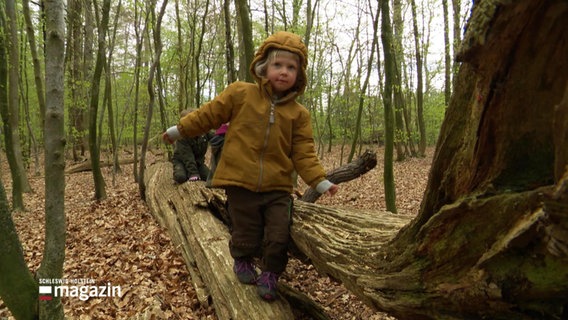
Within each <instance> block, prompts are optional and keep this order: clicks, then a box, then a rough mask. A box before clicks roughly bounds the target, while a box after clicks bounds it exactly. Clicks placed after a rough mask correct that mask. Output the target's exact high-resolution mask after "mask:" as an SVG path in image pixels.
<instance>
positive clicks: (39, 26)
mask: <svg viewBox="0 0 568 320" xmlns="http://www.w3.org/2000/svg"><path fill="white" fill-rule="evenodd" d="M0 5H1V10H0V13H1V14H0V17H1V21H0V22H1V23H0V27H1V31H2V32H1V35H2V36H1V37H0V39H1V40H2V41H1V42H0V58H1V59H0V61H1V62H2V63H1V67H2V68H1V69H0V75H1V76H2V77H0V88H2V91H1V92H0V96H1V97H2V99H1V101H0V107H1V108H0V110H1V111H2V120H3V133H4V135H3V136H4V140H3V143H4V145H3V148H4V149H5V150H6V156H7V159H8V162H9V164H10V171H11V177H12V186H11V188H8V189H9V190H10V189H11V191H12V197H11V200H12V210H22V209H24V208H25V204H24V201H23V197H22V193H25V192H29V191H30V185H29V181H27V174H26V169H25V168H28V167H31V168H36V173H37V174H39V172H38V170H39V168H40V167H41V166H40V165H39V161H40V159H41V157H40V156H39V155H40V153H41V152H42V150H45V151H46V152H47V153H46V157H45V158H46V160H45V161H46V166H45V167H46V168H48V167H49V165H48V161H50V154H49V153H50V152H54V153H55V156H56V157H57V153H58V152H59V151H60V150H59V149H58V148H59V146H61V145H62V143H61V142H62V141H63V140H61V139H59V141H51V142H50V140H49V139H52V138H55V140H57V138H59V136H58V134H57V133H54V132H53V131H49V130H48V129H49V128H48V127H47V123H48V121H46V118H49V117H53V118H57V116H58V115H57V112H56V111H57V110H55V111H54V110H51V109H50V104H51V105H53V104H54V102H57V101H56V99H57V98H54V96H52V94H54V93H57V91H60V92H64V95H63V96H62V97H63V101H62V102H63V103H62V105H63V106H64V109H63V110H62V111H63V118H62V122H63V123H64V132H63V137H64V139H65V141H66V143H64V144H63V145H64V149H63V152H64V154H65V155H66V157H68V158H69V159H70V161H71V162H80V161H84V160H86V159H88V161H90V163H91V169H92V173H93V177H94V181H95V190H94V198H95V199H98V200H100V199H104V198H106V191H105V182H104V179H103V177H102V174H101V172H100V165H101V164H100V161H101V157H102V156H103V157H108V158H109V159H108V160H109V161H111V162H112V163H113V169H114V170H115V171H119V170H120V164H121V163H120V159H119V154H120V152H119V150H122V149H131V150H132V153H133V159H134V160H133V161H134V169H133V171H132V172H133V175H134V177H133V178H134V179H135V180H136V181H139V182H140V186H141V187H140V188H141V189H140V195H141V197H142V198H143V197H144V192H143V191H144V186H143V182H142V180H143V179H140V177H141V176H143V172H144V171H143V170H144V167H145V163H144V161H145V154H146V151H147V150H148V148H149V147H150V146H152V145H154V146H159V145H160V141H159V139H157V138H158V137H159V135H160V133H161V132H163V130H164V129H165V128H166V127H168V126H169V125H171V124H174V123H176V122H177V120H178V115H179V113H180V111H181V110H184V109H187V108H195V107H198V106H200V105H201V104H202V103H204V102H206V101H208V100H209V99H211V98H212V97H214V96H215V95H216V94H218V93H219V92H220V91H221V90H222V89H223V88H224V87H225V86H226V85H227V84H228V83H230V82H233V81H237V80H243V81H251V79H250V74H249V73H248V66H249V65H250V61H251V59H252V55H253V53H254V48H256V46H257V45H258V44H259V43H260V42H261V41H262V40H264V39H265V38H266V36H268V35H269V34H271V33H273V32H274V31H277V30H288V31H292V32H295V33H297V34H299V35H301V36H302V37H303V39H304V42H305V43H306V45H307V46H308V48H309V54H310V59H309V65H308V74H309V81H308V88H307V90H306V94H305V95H304V96H303V97H302V99H301V102H302V103H303V104H304V105H306V107H307V108H308V109H309V110H310V112H311V114H312V120H313V124H314V129H315V137H316V141H317V147H318V150H317V151H318V153H319V155H320V156H321V157H324V155H325V152H326V151H328V152H329V151H330V150H331V147H332V146H333V145H340V146H341V156H340V159H341V160H340V163H339V165H341V164H343V162H344V161H346V162H349V161H351V160H352V159H353V157H354V156H355V155H356V154H359V153H360V152H361V149H362V147H363V145H365V144H369V143H374V144H378V145H382V144H385V145H386V146H387V148H386V150H387V152H388V150H389V146H390V147H391V148H392V147H394V148H395V152H396V160H398V161H402V160H404V159H405V158H407V157H409V156H411V157H422V156H424V155H425V150H426V146H428V145H433V144H434V143H435V142H436V139H437V134H438V132H439V129H440V125H441V123H442V120H443V117H444V112H445V108H446V106H447V105H448V102H449V98H450V95H451V88H452V81H453V79H454V75H455V72H456V70H457V65H456V63H455V62H454V59H453V58H452V56H453V53H454V52H456V51H457V48H458V46H459V44H460V41H461V40H460V35H461V34H462V31H463V26H464V25H465V19H464V17H465V16H466V13H467V12H468V10H469V7H468V6H469V3H461V1H458V0H454V1H452V2H451V3H448V1H445V0H444V1H413V0H411V1H399V0H395V1H392V3H391V2H386V1H383V2H371V1H369V2H365V1H355V2H341V1H311V0H308V1H306V2H304V1H299V0H295V1H291V2H286V1H281V2H278V1H272V2H266V1H263V2H260V1H251V2H247V1H243V0H236V1H234V2H231V1H228V0H225V1H210V0H199V1H168V0H164V1H162V2H155V1H122V0H118V1H110V0H104V1H102V2H99V1H89V0H70V1H67V2H64V1H59V0H53V1H45V2H41V3H34V2H29V1H28V0H22V1H21V2H20V1H15V0H7V1H5V2H3V3H2V4H0ZM50 8H51V9H52V10H53V9H54V8H60V9H59V12H60V13H61V12H64V16H63V17H64V19H60V20H59V22H53V21H51V20H50V13H49V10H50ZM440 8H441V9H442V10H440ZM380 10H383V11H387V12H389V13H390V14H389V15H388V18H389V19H392V24H391V21H390V20H389V19H384V18H383V19H379V13H380ZM54 15H55V16H57V13H55V14H54ZM51 17H53V16H51ZM59 18H61V16H59ZM379 20H380V22H381V23H380V27H379ZM61 22H63V24H61ZM61 31H63V33H62V32H61ZM58 37H59V38H58ZM50 41H54V42H57V41H59V42H57V43H56V45H54V46H52V47H51V48H52V49H53V48H54V47H58V48H59V51H57V50H55V51H51V52H50V51H49V48H50V45H49V43H50ZM385 48H386V49H385ZM381 53H382V55H381ZM53 63H62V64H63V66H64V69H63V70H64V75H62V77H58V75H57V74H55V73H54V72H52V70H53V69H50V64H53ZM389 135H390V136H389ZM53 145H55V146H56V147H53V148H52V147H51V146H53ZM391 151H392V149H391ZM392 160H393V159H392V157H388V156H385V168H387V167H388V166H389V164H390V166H392ZM138 162H140V164H139V165H138ZM56 164H57V163H56ZM138 168H139V169H138ZM391 170H392V167H391ZM391 179H392V176H391ZM59 180H61V179H53V180H50V178H49V177H48V175H47V172H46V183H48V181H51V182H54V183H55V182H56V181H59ZM388 181H389V179H386V178H385V183H387V182H388ZM50 188H51V187H50V186H49V185H46V194H47V195H48V196H47V198H51V197H53V201H54V203H55V202H57V200H58V199H61V198H59V197H57V195H55V194H53V193H50V192H48V190H49V189H50ZM56 188H57V187H56ZM385 189H388V188H387V187H385ZM387 193H388V191H387ZM386 198H387V199H386V201H387V202H388V201H389V197H388V196H387V197H386ZM392 200H393V201H392V203H394V199H392ZM49 201H50V200H49V199H46V210H49V209H50V208H51V209H53V206H51V207H50V203H49ZM58 205H59V204H58ZM61 208H62V204H61ZM387 208H388V209H389V210H390V211H393V212H395V211H396V207H393V206H392V205H391V207H388V205H387ZM55 209H57V208H55ZM46 214H47V216H48V219H47V221H46V224H47V225H48V227H47V228H48V229H49V224H50V221H49V216H50V215H49V212H46ZM52 227H54V228H53V229H54V230H57V229H58V228H56V226H52ZM50 230H51V229H50ZM46 241H47V242H48V246H49V244H50V242H49V235H48V239H47V240H46ZM56 251H57V250H55V251H54V252H56ZM45 259H46V260H49V255H47V254H46V257H45ZM58 264H59V263H53V264H52V266H56V265H58ZM45 268H48V267H45ZM38 273H39V274H40V275H41V274H46V275H47V274H54V273H53V270H47V269H46V270H42V269H41V268H40V270H39V272H38ZM55 275H57V272H55ZM35 293H36V294H37V292H35Z"/></svg>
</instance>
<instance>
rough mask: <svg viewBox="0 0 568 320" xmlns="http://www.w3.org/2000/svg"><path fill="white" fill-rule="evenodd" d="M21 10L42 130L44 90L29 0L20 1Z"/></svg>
mask: <svg viewBox="0 0 568 320" xmlns="http://www.w3.org/2000/svg"><path fill="white" fill-rule="evenodd" d="M22 9H23V10H22V12H23V15H24V20H25V21H26V36H27V37H28V42H29V45H30V53H31V54H32V64H33V66H34V83H35V91H36V95H37V101H38V105H39V119H40V125H41V128H42V131H43V123H44V120H45V90H44V89H43V74H42V72H41V65H40V59H39V55H38V52H37V44H36V40H35V33H34V25H33V23H32V19H31V15H30V3H29V0H23V1H22Z"/></svg>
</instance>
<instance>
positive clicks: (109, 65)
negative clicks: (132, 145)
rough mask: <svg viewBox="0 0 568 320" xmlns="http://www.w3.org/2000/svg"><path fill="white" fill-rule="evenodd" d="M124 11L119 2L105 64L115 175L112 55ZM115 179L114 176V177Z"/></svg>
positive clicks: (115, 152) (116, 149)
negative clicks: (120, 18)
mask: <svg viewBox="0 0 568 320" xmlns="http://www.w3.org/2000/svg"><path fill="white" fill-rule="evenodd" d="M121 9H122V0H119V1H118V5H117V7H116V14H115V20H114V23H113V29H112V30H113V34H112V38H111V41H110V46H109V53H108V58H107V63H106V64H105V78H106V81H105V91H106V92H107V93H106V96H107V102H106V104H107V108H108V126H109V132H110V142H111V146H112V156H113V173H117V172H120V171H121V169H120V163H119V161H118V143H117V141H116V128H115V119H114V106H113V99H112V77H111V68H112V55H113V52H114V45H115V39H116V31H117V29H118V17H120V12H121ZM113 179H114V175H113Z"/></svg>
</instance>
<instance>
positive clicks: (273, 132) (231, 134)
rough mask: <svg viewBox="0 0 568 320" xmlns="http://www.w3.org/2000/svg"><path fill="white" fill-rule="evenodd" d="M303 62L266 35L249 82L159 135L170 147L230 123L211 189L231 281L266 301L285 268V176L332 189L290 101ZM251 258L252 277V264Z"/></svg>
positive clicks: (293, 42) (303, 53) (301, 111)
mask: <svg viewBox="0 0 568 320" xmlns="http://www.w3.org/2000/svg"><path fill="white" fill-rule="evenodd" d="M307 59H308V52H307V48H306V46H305V45H304V43H303V42H302V40H301V38H300V37H299V36H298V35H295V34H293V33H289V32H283V31H281V32H277V33H275V34H273V35H271V36H269V37H268V38H267V39H266V40H265V41H264V43H263V44H262V45H261V46H260V48H259V49H258V51H257V52H256V54H255V57H254V60H253V62H252V64H251V67H250V71H251V73H252V75H253V76H254V78H255V80H256V83H247V82H234V83H232V84H230V85H229V86H228V87H227V88H226V89H225V90H224V91H223V92H221V93H220V94H219V95H218V96H217V97H215V98H214V99H213V100H211V101H210V102H208V103H205V104H204V105H203V106H201V108H199V109H198V110H196V111H194V112H192V113H190V114H188V115H187V116H185V117H183V118H181V119H180V121H179V124H178V125H176V126H173V127H171V128H169V129H168V130H167V131H166V132H165V133H164V134H163V140H164V141H166V142H169V143H173V142H174V141H175V140H177V139H179V138H181V137H192V136H197V135H200V134H203V133H205V132H208V131H209V130H211V129H213V128H218V127H219V126H220V125H221V124H223V123H227V122H230V123H231V125H230V126H229V128H228V130H227V133H226V135H225V144H224V147H223V152H222V154H221V159H220V161H219V163H218V165H217V169H216V171H215V173H214V176H213V180H212V186H213V187H222V188H224V189H225V191H226V193H227V200H228V203H229V214H230V216H231V221H232V227H233V228H232V231H231V240H230V243H229V248H230V252H231V256H232V257H233V258H234V261H235V264H234V267H233V269H234V271H235V274H236V275H237V278H238V279H239V281H241V282H242V283H247V284H256V286H257V291H258V294H259V295H260V296H261V297H262V298H263V299H265V300H267V301H271V300H274V299H275V298H276V297H277V288H276V286H277V282H278V277H279V275H280V274H281V273H282V272H284V270H285V269H286V265H287V263H288V254H287V251H288V244H289V242H290V225H291V222H292V217H291V213H292V206H293V203H292V197H291V193H292V191H293V181H292V174H293V172H294V171H296V172H298V174H299V175H300V177H301V178H302V179H303V180H304V181H305V182H306V184H308V185H309V186H311V187H312V188H314V189H315V190H317V191H318V192H320V193H326V194H329V195H334V194H335V193H336V192H337V190H338V186H337V185H335V184H333V183H332V182H330V181H329V180H327V179H326V175H325V171H324V169H323V167H322V166H321V164H320V162H319V159H318V157H317V155H316V153H315V148H314V139H313V132H312V126H311V119H310V114H309V112H308V110H307V109H306V108H305V107H304V106H303V105H301V104H299V103H298V102H297V101H296V98H297V97H298V96H300V95H301V94H302V93H303V92H304V89H305V88H306V81H307V77H306V67H307V61H308V60H307ZM261 251H262V252H261ZM259 253H260V256H261V258H262V259H261V271H262V272H261V274H260V276H258V274H257V272H256V270H255V267H254V264H253V260H252V259H253V257H255V256H257V255H258V254H259Z"/></svg>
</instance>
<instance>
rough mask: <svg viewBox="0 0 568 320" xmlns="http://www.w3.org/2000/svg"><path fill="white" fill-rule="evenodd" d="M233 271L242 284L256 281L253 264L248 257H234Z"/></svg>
mask: <svg viewBox="0 0 568 320" xmlns="http://www.w3.org/2000/svg"><path fill="white" fill-rule="evenodd" d="M233 271H234V272H235V274H236V275H237V278H238V279H239V281H240V282H241V283H244V284H255V283H256V277H257V274H256V270H255V269H254V264H253V263H252V261H250V260H248V259H235V264H234V265H233Z"/></svg>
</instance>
